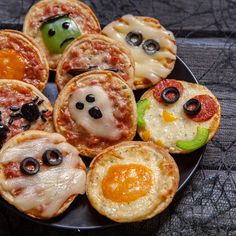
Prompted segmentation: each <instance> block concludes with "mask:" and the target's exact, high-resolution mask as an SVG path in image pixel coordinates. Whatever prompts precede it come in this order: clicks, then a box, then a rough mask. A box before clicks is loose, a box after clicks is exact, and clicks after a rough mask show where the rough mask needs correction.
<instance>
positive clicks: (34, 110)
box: [21, 102, 40, 122]
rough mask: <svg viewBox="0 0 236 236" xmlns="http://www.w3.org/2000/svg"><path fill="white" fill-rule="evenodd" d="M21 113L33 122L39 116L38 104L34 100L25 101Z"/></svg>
mask: <svg viewBox="0 0 236 236" xmlns="http://www.w3.org/2000/svg"><path fill="white" fill-rule="evenodd" d="M21 114H22V116H23V118H25V119H26V120H28V121H29V122H33V121H35V120H37V119H38V118H39V115H40V111H39V108H38V106H37V104H35V103H33V102H29V103H25V104H23V106H22V107H21Z"/></svg>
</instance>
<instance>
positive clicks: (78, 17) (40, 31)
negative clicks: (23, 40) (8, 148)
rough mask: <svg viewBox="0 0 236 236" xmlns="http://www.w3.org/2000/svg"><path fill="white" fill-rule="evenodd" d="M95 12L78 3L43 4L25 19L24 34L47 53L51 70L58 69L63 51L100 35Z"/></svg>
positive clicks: (53, 1) (58, 0) (50, 1)
mask: <svg viewBox="0 0 236 236" xmlns="http://www.w3.org/2000/svg"><path fill="white" fill-rule="evenodd" d="M100 30H101V29H100V24H99V22H98V20H97V18H96V16H95V15H94V13H93V11H92V10H91V9H90V8H89V7H88V6H87V5H86V4H84V3H82V2H80V1H77V0H42V1H39V2H37V3H36V4H34V5H33V6H32V7H31V9H30V10H29V12H28V13H27V15H26V17H25V22H24V27H23V31H24V33H26V34H28V35H30V36H31V37H33V38H34V39H35V41H36V42H37V43H38V44H39V45H40V46H41V48H42V50H43V51H44V52H45V53H46V55H47V59H48V62H49V66H50V68H51V69H55V68H56V67H57V64H58V61H59V59H60V57H61V54H62V52H63V51H64V49H65V48H66V47H67V46H68V45H69V44H70V43H71V42H72V41H73V40H74V39H75V38H77V37H78V36H80V35H81V34H84V33H100Z"/></svg>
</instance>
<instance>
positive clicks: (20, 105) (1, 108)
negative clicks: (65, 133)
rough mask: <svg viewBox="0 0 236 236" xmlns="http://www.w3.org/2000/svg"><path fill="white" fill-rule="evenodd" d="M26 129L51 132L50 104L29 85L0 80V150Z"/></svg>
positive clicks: (16, 81) (15, 81)
mask: <svg viewBox="0 0 236 236" xmlns="http://www.w3.org/2000/svg"><path fill="white" fill-rule="evenodd" d="M28 129H35V130H45V131H52V130H53V123H52V106H51V103H50V102H49V100H48V99H47V98H46V97H45V96H44V95H43V94H42V93H41V92H40V91H39V90H38V89H36V88H35V87H34V86H32V85H30V84H26V83H24V82H21V81H18V80H0V149H1V148H2V145H3V144H4V143H5V142H6V141H7V140H8V139H10V138H11V137H13V136H15V135H16V134H18V133H21V132H23V131H25V130H28Z"/></svg>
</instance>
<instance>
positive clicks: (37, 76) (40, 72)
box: [0, 36, 46, 89]
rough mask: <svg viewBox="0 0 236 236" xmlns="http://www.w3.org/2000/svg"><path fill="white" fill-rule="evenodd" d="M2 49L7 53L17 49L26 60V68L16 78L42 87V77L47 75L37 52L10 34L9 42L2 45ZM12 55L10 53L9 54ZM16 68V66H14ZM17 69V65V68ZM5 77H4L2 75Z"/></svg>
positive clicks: (0, 47) (0, 48)
mask: <svg viewBox="0 0 236 236" xmlns="http://www.w3.org/2000/svg"><path fill="white" fill-rule="evenodd" d="M0 50H5V53H6V52H7V51H8V52H9V53H10V52H12V51H15V52H16V53H17V54H18V55H19V56H21V57H22V60H24V64H25V65H24V70H22V76H20V77H19V78H18V76H15V78H14V79H19V80H22V81H24V82H26V83H29V84H33V85H34V86H35V87H37V88H39V89H42V88H41V87H40V86H39V85H40V81H41V79H42V78H43V77H44V76H45V74H46V70H45V69H44V66H43V65H42V63H41V61H40V58H39V57H38V55H37V53H36V52H35V51H34V50H33V49H32V48H31V47H30V46H29V45H27V44H26V43H24V42H23V41H21V40H19V39H17V38H12V37H10V36H8V39H7V42H6V43H4V44H2V45H0ZM9 56H10V55H9ZM13 69H14V68H13ZM15 69H17V65H16V68H15ZM1 78H3V79H4V77H1Z"/></svg>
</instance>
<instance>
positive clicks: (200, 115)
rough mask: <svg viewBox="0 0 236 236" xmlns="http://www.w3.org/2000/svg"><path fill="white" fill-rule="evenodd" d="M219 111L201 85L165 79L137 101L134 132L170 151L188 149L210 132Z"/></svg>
mask: <svg viewBox="0 0 236 236" xmlns="http://www.w3.org/2000/svg"><path fill="white" fill-rule="evenodd" d="M220 113H221V107H220V104H219V102H218V100H217V98H216V97H215V96H214V95H213V94H212V93H211V91H210V90H209V89H208V88H206V87H205V86H203V85H199V84H193V83H188V82H185V81H179V80H173V79H166V80H162V81H160V82H159V83H157V84H156V85H155V86H154V87H153V88H151V89H149V90H148V91H147V92H145V93H144V94H143V96H142V97H141V99H140V101H139V102H138V133H139V135H140V136H141V138H142V139H143V140H144V141H153V142H154V143H156V144H158V145H160V146H163V147H164V148H166V149H168V151H169V152H170V153H189V152H192V151H194V150H196V149H198V148H200V147H202V146H203V145H205V144H206V143H207V142H208V141H209V140H210V139H211V138H212V137H213V136H214V134H215V133H216V131H217V129H218V127H219V124H220Z"/></svg>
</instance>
